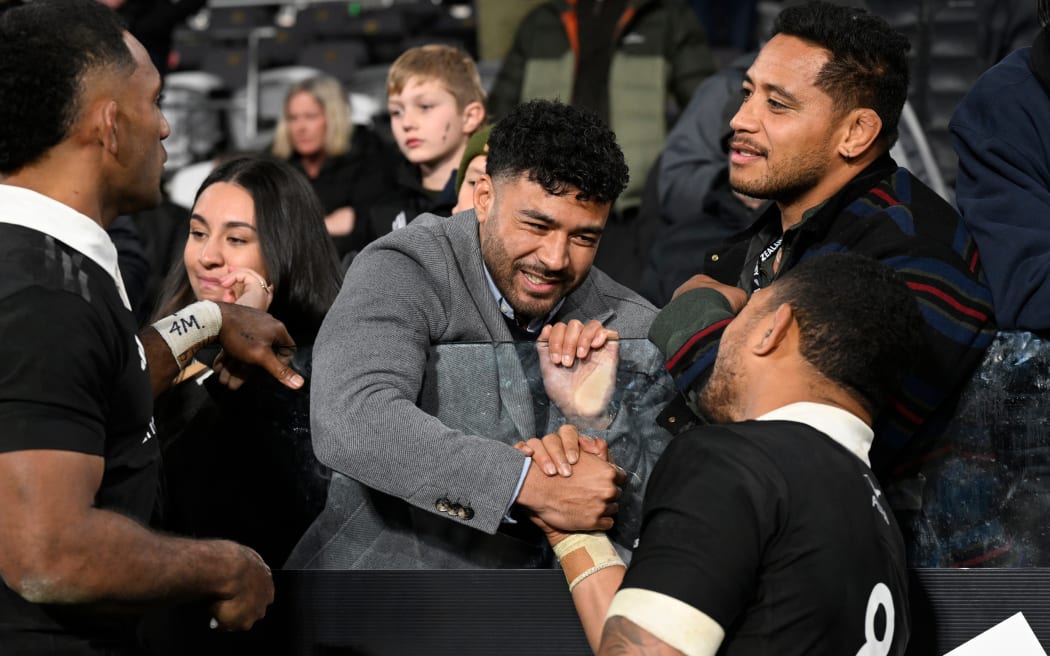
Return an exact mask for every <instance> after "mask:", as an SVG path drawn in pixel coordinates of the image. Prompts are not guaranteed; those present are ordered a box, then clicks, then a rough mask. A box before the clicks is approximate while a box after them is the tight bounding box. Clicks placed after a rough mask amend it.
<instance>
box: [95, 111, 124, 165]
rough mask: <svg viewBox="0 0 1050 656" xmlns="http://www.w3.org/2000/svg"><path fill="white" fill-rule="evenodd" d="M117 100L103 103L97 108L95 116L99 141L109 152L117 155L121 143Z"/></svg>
mask: <svg viewBox="0 0 1050 656" xmlns="http://www.w3.org/2000/svg"><path fill="white" fill-rule="evenodd" d="M118 113H119V110H118V108H117V102H116V101H115V100H110V101H107V102H105V103H103V104H102V106H101V107H100V108H99V109H98V110H97V114H96V118H95V130H96V134H97V135H98V139H99V142H100V143H101V144H102V147H103V148H104V149H105V150H106V152H108V153H109V154H111V155H113V156H116V154H117V150H118V149H119V146H120V144H119V143H118V138H117V114H118Z"/></svg>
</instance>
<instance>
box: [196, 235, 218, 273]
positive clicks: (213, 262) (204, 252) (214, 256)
mask: <svg viewBox="0 0 1050 656" xmlns="http://www.w3.org/2000/svg"><path fill="white" fill-rule="evenodd" d="M197 261H198V262H200V263H201V266H203V267H204V268H205V269H214V268H215V267H218V266H222V264H223V262H224V259H223V256H222V249H221V248H220V247H219V246H217V245H215V244H213V243H212V240H211V239H205V240H204V243H203V244H201V250H200V253H198V254H197Z"/></svg>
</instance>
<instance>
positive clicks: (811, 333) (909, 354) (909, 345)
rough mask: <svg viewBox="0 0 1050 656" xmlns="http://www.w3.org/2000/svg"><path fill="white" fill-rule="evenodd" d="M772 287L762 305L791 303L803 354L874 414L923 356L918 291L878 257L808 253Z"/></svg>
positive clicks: (923, 348)
mask: <svg viewBox="0 0 1050 656" xmlns="http://www.w3.org/2000/svg"><path fill="white" fill-rule="evenodd" d="M769 290H770V292H771V293H770V299H769V300H768V301H767V302H768V303H769V304H770V305H769V306H767V307H776V306H778V305H780V304H781V303H787V304H788V305H790V306H791V309H792V312H793V313H794V315H795V320H796V321H798V326H799V352H800V353H801V354H802V357H803V358H805V359H806V361H807V362H809V363H810V364H811V365H813V367H814V368H815V369H817V371H819V372H820V373H821V374H823V375H824V376H825V377H827V378H829V379H830V380H832V381H834V382H836V383H838V384H839V385H841V386H843V387H844V388H846V389H848V390H850V391H851V392H852V393H853V396H854V397H855V398H856V399H857V400H858V401H859V402H860V403H861V404H862V405H863V406H864V407H865V409H867V410H868V411H869V412H871V413H872V414H873V415H875V414H877V412H878V410H879V409H880V408H882V407H883V406H884V405H885V404H886V402H887V401H889V400H890V399H891V398H892V397H893V396H894V395H896V393H897V392H898V390H900V387H901V383H902V381H903V380H904V376H905V374H906V373H907V372H908V371H910V370H911V369H912V368H913V367H914V366H916V364H917V363H919V362H921V361H922V358H923V357H924V355H923V354H924V351H925V344H926V341H925V337H924V331H923V327H924V326H925V321H923V318H922V315H921V314H920V312H919V304H918V302H917V301H916V299H915V294H913V293H912V292H911V290H910V289H908V286H907V284H906V282H905V280H904V279H903V278H902V277H901V275H900V274H898V273H897V272H896V271H894V270H893V269H891V268H890V267H889V266H887V265H886V264H883V263H882V262H879V261H878V260H875V259H872V258H870V257H866V256H863V255H858V254H855V253H852V254H851V253H825V254H817V255H813V256H810V257H808V258H806V259H804V260H802V261H801V262H800V263H799V264H798V265H797V266H795V267H793V268H792V269H790V270H789V271H787V272H786V273H784V275H783V276H782V277H781V278H780V279H779V280H777V282H776V283H775V284H774V285H773V286H772V287H770V288H769Z"/></svg>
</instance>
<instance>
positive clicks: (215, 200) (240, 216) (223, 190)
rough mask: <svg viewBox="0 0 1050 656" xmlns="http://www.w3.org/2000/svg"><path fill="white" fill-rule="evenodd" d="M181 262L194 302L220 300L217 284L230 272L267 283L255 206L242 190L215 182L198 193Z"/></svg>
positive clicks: (241, 188)
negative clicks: (253, 275) (238, 271)
mask: <svg viewBox="0 0 1050 656" xmlns="http://www.w3.org/2000/svg"><path fill="white" fill-rule="evenodd" d="M183 262H184V263H185V265H186V274H187V275H188V276H189V279H190V286H191V287H192V288H193V294H194V296H196V297H197V300H200V301H203V300H210V301H220V300H222V296H223V291H224V290H223V288H222V287H221V286H220V285H219V281H220V280H221V279H222V278H223V277H224V276H225V275H227V274H228V273H230V272H231V271H233V270H234V269H251V270H252V271H255V272H256V273H258V274H259V275H260V276H262V278H263V279H264V280H269V279H270V278H269V276H268V275H267V272H266V263H265V262H264V261H263V253H262V246H261V245H260V243H259V233H258V230H257V229H256V225H255V203H254V201H253V200H252V197H251V195H250V194H249V193H248V192H247V191H246V190H245V189H244V188H243V187H240V186H238V185H235V184H230V183H228V182H216V183H215V184H213V185H211V186H209V187H208V188H207V189H205V190H204V191H202V192H201V194H200V196H199V197H198V198H197V203H196V204H195V205H194V206H193V212H192V214H191V216H190V235H189V239H187V241H186V248H185V250H184V251H183Z"/></svg>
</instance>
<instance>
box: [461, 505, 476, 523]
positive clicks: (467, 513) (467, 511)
mask: <svg viewBox="0 0 1050 656" xmlns="http://www.w3.org/2000/svg"><path fill="white" fill-rule="evenodd" d="M460 518H461V519H466V520H471V519H474V509H473V508H471V507H470V506H466V507H465V508H463V512H462V513H461V514H460Z"/></svg>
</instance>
